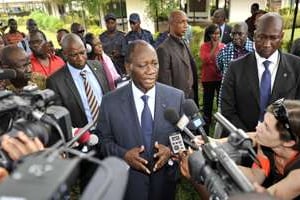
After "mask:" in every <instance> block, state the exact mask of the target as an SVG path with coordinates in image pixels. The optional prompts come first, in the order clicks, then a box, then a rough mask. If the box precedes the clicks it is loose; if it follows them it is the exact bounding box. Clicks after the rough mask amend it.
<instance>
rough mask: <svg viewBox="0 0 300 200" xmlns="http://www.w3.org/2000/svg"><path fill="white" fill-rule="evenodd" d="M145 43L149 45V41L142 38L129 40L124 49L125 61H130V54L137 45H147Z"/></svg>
mask: <svg viewBox="0 0 300 200" xmlns="http://www.w3.org/2000/svg"><path fill="white" fill-rule="evenodd" d="M147 45H149V43H147V42H145V41H144V40H134V41H133V42H131V43H130V44H129V45H128V47H127V49H126V53H125V63H131V62H132V54H133V53H135V49H136V48H137V47H138V46H147Z"/></svg>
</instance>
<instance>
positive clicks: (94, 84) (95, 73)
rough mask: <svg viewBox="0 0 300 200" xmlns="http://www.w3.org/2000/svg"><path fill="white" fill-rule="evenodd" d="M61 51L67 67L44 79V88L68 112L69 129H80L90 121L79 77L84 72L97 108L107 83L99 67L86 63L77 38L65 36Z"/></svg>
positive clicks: (76, 36) (82, 47)
mask: <svg viewBox="0 0 300 200" xmlns="http://www.w3.org/2000/svg"><path fill="white" fill-rule="evenodd" d="M62 49H63V55H64V56H65V58H66V62H67V64H66V65H65V66H64V67H63V68H61V69H60V70H58V71H57V72H56V73H54V74H53V75H52V76H50V77H49V78H48V79H47V88H50V89H52V90H54V91H55V92H56V95H57V96H58V99H59V100H58V102H59V103H60V104H62V105H63V106H65V107H66V108H67V109H68V110H69V112H70V114H71V120H72V125H73V127H83V126H84V125H86V124H87V123H88V122H91V121H92V120H94V119H93V116H92V114H93V113H92V108H90V106H89V103H88V97H87V95H86V92H85V87H84V80H83V77H82V76H81V75H80V73H81V72H82V71H86V76H87V80H88V82H89V84H90V86H91V88H92V90H93V94H94V96H95V97H96V101H97V105H98V106H100V103H101V100H102V96H103V95H104V94H105V93H107V92H108V91H109V87H108V81H107V78H106V76H105V72H104V70H103V67H102V66H101V64H100V63H99V62H98V61H96V60H93V61H91V60H87V54H86V49H85V46H84V44H83V42H82V40H81V38H80V37H79V36H78V35H76V34H74V33H70V34H67V35H65V36H64V38H63V40H62Z"/></svg>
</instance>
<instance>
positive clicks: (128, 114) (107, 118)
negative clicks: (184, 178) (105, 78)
mask: <svg viewBox="0 0 300 200" xmlns="http://www.w3.org/2000/svg"><path fill="white" fill-rule="evenodd" d="M131 87H132V85H131V83H130V84H128V85H126V86H124V87H122V88H119V89H117V90H115V91H113V92H111V93H109V94H107V95H105V96H104V97H103V99H102V103H101V108H100V110H101V117H100V120H99V123H98V126H97V133H98V134H99V139H100V143H101V144H100V145H101V153H102V155H103V156H117V157H120V158H122V159H123V158H124V155H125V153H126V152H127V151H128V150H130V149H132V148H134V147H139V146H141V145H143V144H144V142H143V135H142V132H141V127H140V123H139V119H138V115H137V111H136V107H135V103H134V99H133V93H132V88H131ZM183 101H184V94H183V92H182V91H180V90H177V89H175V88H172V87H169V86H166V85H163V84H160V83H157V84H156V96H155V111H154V112H155V113H154V129H153V134H152V143H151V146H152V147H151V149H153V145H154V142H155V141H158V143H160V144H164V145H168V144H169V139H168V136H169V135H170V134H171V133H173V132H174V131H175V130H176V129H175V128H174V126H173V125H172V124H171V123H169V122H168V121H166V120H165V118H164V111H165V109H167V108H173V109H175V110H176V111H177V112H178V113H181V110H182V108H181V105H182V103H183ZM154 153H155V152H154V151H153V150H152V152H148V153H143V155H142V156H144V157H145V158H146V159H147V160H148V161H149V162H150V164H149V166H151V167H150V168H151V169H152V168H153V164H154V160H153V154H154ZM176 173H177V164H174V165H173V166H169V165H168V164H166V165H165V166H164V167H163V168H161V169H160V170H158V171H157V172H154V173H152V174H151V175H146V174H145V173H142V172H140V171H137V170H135V169H130V170H129V180H128V185H127V191H126V195H125V197H124V199H126V200H147V199H149V200H152V199H155V200H168V199H174V197H175V184H176V179H177V178H178V177H177V176H176Z"/></svg>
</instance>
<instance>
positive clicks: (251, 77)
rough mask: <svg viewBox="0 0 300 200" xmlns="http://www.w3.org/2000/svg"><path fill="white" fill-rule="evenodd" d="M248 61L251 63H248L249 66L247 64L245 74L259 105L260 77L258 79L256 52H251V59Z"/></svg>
mask: <svg viewBox="0 0 300 200" xmlns="http://www.w3.org/2000/svg"><path fill="white" fill-rule="evenodd" d="M245 63H246V62H245ZM247 63H249V65H248V64H247V65H248V66H245V68H246V70H245V71H246V73H245V75H246V76H248V79H247V81H248V83H249V85H250V89H251V91H252V94H253V96H254V99H255V101H256V102H257V105H258V106H259V105H260V97H259V95H260V94H259V79H258V71H257V63H256V59H255V55H254V53H252V54H251V57H250V60H249V62H247Z"/></svg>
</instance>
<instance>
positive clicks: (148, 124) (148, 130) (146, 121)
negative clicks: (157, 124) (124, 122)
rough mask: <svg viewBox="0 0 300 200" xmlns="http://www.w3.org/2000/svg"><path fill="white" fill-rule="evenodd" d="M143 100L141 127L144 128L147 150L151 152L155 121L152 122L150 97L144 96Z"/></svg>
mask: <svg viewBox="0 0 300 200" xmlns="http://www.w3.org/2000/svg"><path fill="white" fill-rule="evenodd" d="M141 98H142V99H143V101H144V109H143V111H142V117H141V126H142V132H143V136H144V139H145V148H146V150H147V151H148V152H149V151H150V144H151V136H152V129H153V120H152V115H151V111H150V108H149V106H148V98H149V96H147V95H143V96H142V97H141Z"/></svg>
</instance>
